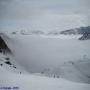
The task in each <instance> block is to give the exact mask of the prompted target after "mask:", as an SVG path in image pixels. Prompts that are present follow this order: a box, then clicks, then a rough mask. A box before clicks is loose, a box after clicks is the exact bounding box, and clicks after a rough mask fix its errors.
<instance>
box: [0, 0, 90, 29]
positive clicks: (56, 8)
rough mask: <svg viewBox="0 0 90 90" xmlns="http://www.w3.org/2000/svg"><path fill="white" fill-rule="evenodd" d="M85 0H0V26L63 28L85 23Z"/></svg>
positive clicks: (86, 19)
mask: <svg viewBox="0 0 90 90" xmlns="http://www.w3.org/2000/svg"><path fill="white" fill-rule="evenodd" d="M89 3H90V1H89V0H0V30H20V29H27V30H56V29H57V30H64V29H68V28H75V27H80V26H87V25H89V16H90V14H89V12H90V10H89Z"/></svg>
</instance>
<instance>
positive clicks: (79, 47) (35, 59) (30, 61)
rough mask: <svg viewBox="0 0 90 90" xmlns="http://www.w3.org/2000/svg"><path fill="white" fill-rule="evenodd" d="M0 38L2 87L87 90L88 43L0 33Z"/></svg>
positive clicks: (88, 81)
mask: <svg viewBox="0 0 90 90" xmlns="http://www.w3.org/2000/svg"><path fill="white" fill-rule="evenodd" d="M0 37H1V38H0V39H1V40H0V43H2V44H1V45H0V49H1V52H0V81H3V82H0V85H1V86H3V85H7V86H8V85H11V86H12V85H14V86H15V85H18V86H19V88H20V90H26V88H27V90H30V89H32V90H37V88H38V89H39V90H42V89H43V90H44V89H45V90H60V89H62V90H70V89H71V90H72V89H75V90H89V89H90V85H89V84H90V71H89V68H90V55H89V52H90V51H89V45H90V41H89V40H88V41H84V42H80V41H79V40H77V39H71V40H67V39H60V38H49V37H47V38H46V37H42V36H40V35H27V34H21V33H18V34H17V33H13V34H12V33H6V34H5V33H1V34H0ZM3 46H4V47H3ZM8 51H9V52H8ZM4 52H5V53H4ZM6 73H7V75H6ZM9 76H11V77H9ZM6 80H7V82H5V81H6ZM10 80H12V81H13V83H11V82H10ZM16 82H17V83H16ZM38 82H39V83H38ZM61 83H63V84H61ZM22 85H23V86H22Z"/></svg>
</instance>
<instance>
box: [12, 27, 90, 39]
mask: <svg viewBox="0 0 90 90" xmlns="http://www.w3.org/2000/svg"><path fill="white" fill-rule="evenodd" d="M12 34H22V35H40V36H46V37H51V38H58V37H59V38H61V39H66V38H67V39H72V38H76V39H79V40H87V39H90V26H87V27H79V28H75V29H69V30H64V31H61V30H60V31H59V30H53V31H43V30H42V31H41V30H20V31H14V32H12Z"/></svg>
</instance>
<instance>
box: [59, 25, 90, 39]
mask: <svg viewBox="0 0 90 90" xmlns="http://www.w3.org/2000/svg"><path fill="white" fill-rule="evenodd" d="M60 34H64V35H72V34H73V35H78V34H80V35H82V37H80V38H79V40H87V39H90V26H87V27H80V28H75V29H70V30H65V31H62V32H60Z"/></svg>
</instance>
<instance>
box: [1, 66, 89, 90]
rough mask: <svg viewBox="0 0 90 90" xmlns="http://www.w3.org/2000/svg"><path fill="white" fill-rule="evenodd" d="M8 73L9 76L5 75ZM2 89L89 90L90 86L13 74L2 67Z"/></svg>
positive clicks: (62, 80)
mask: <svg viewBox="0 0 90 90" xmlns="http://www.w3.org/2000/svg"><path fill="white" fill-rule="evenodd" d="M6 73H7V76H8V77H7V76H6V75H5V74H6ZM0 75H1V76H3V77H2V78H1V76H0V87H10V88H13V87H17V88H18V89H17V90H89V89H90V85H89V84H81V83H74V82H70V81H67V80H64V79H53V78H48V77H41V76H36V75H28V74H24V75H23V74H21V75H18V74H13V73H10V72H8V71H6V70H5V69H4V68H1V67H0Z"/></svg>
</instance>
